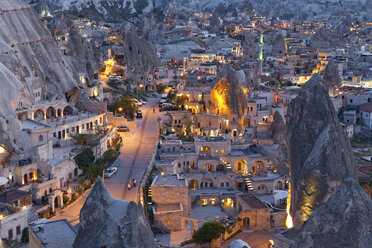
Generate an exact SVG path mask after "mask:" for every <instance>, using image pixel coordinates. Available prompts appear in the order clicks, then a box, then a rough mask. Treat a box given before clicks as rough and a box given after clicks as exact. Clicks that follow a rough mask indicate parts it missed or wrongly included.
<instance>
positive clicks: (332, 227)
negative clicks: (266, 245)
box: [291, 178, 372, 248]
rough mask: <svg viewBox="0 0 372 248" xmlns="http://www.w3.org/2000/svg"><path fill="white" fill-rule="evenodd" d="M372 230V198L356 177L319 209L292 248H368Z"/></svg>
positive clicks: (305, 224) (346, 181)
mask: <svg viewBox="0 0 372 248" xmlns="http://www.w3.org/2000/svg"><path fill="white" fill-rule="evenodd" d="M371 232H372V200H371V199H370V198H369V197H368V195H367V194H366V193H365V192H364V190H363V189H362V187H360V185H359V183H358V182H357V181H356V180H355V179H353V178H347V179H345V180H344V181H343V182H342V183H341V184H340V185H339V186H337V188H336V190H335V191H334V192H333V194H332V195H331V197H330V198H329V200H328V201H327V202H326V203H324V204H323V205H321V206H320V207H319V208H317V209H315V211H314V213H313V214H312V215H311V216H310V218H309V219H308V220H307V221H306V222H305V223H304V224H303V226H302V228H301V232H300V235H299V236H298V238H297V241H296V244H295V245H293V246H291V248H300V247H301V248H310V247H317V248H338V247H358V248H368V247H371V244H372V235H371Z"/></svg>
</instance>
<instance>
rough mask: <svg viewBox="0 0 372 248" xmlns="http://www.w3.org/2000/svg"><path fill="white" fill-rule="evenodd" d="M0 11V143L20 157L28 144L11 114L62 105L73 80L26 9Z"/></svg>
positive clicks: (8, 3)
mask: <svg viewBox="0 0 372 248" xmlns="http://www.w3.org/2000/svg"><path fill="white" fill-rule="evenodd" d="M0 5H1V6H0V30H1V31H0V82H1V84H0V99H1V100H0V141H1V142H0V143H2V144H3V145H5V147H6V148H7V149H8V150H9V151H11V152H17V153H24V152H25V151H27V150H29V149H30V148H31V147H32V142H31V141H30V140H29V136H28V135H27V134H26V133H24V132H22V130H21V123H20V121H18V118H17V117H16V112H17V113H19V112H22V111H24V110H25V109H30V108H31V106H32V105H33V104H34V103H36V102H38V101H40V100H53V99H63V98H64V94H65V93H66V92H68V91H70V90H72V89H73V88H75V87H77V86H78V80H79V76H78V73H77V72H76V71H75V69H74V67H73V66H72V65H71V63H70V62H69V61H68V60H67V59H66V58H65V57H64V56H63V55H62V54H61V52H60V50H59V49H58V47H57V44H56V42H55V40H54V39H53V37H52V36H51V35H50V33H49V32H48V30H46V29H45V28H44V26H43V24H42V23H41V22H40V18H39V15H38V14H37V13H36V12H35V11H34V10H33V8H32V7H31V6H30V5H27V4H25V3H24V2H23V1H21V0H1V4H0ZM35 92H39V93H41V94H40V95H39V96H36V94H35ZM39 98H41V99H39Z"/></svg>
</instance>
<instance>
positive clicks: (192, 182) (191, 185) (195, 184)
mask: <svg viewBox="0 0 372 248" xmlns="http://www.w3.org/2000/svg"><path fill="white" fill-rule="evenodd" d="M198 186H199V184H198V181H196V180H195V179H191V180H190V182H189V189H192V190H197V189H198V188H199V187H198Z"/></svg>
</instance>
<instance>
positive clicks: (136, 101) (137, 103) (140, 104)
mask: <svg viewBox="0 0 372 248" xmlns="http://www.w3.org/2000/svg"><path fill="white" fill-rule="evenodd" d="M134 101H135V103H136V105H137V106H142V102H140V101H138V100H137V99H136V98H134Z"/></svg>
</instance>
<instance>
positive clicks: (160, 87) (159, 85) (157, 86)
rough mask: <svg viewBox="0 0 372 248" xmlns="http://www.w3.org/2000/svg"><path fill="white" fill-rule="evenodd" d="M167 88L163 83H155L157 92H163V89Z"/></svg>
mask: <svg viewBox="0 0 372 248" xmlns="http://www.w3.org/2000/svg"><path fill="white" fill-rule="evenodd" d="M166 88H167V86H165V85H163V84H157V85H156V92H158V93H159V94H161V93H163V92H164V90H165V89H166Z"/></svg>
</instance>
